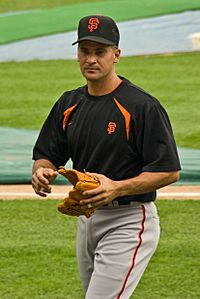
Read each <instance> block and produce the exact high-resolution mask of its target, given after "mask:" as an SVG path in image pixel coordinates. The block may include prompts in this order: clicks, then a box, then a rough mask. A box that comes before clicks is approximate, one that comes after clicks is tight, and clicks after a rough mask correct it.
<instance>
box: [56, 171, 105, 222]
mask: <svg viewBox="0 0 200 299" xmlns="http://www.w3.org/2000/svg"><path fill="white" fill-rule="evenodd" d="M58 173H60V174H62V175H63V176H64V177H65V178H66V179H67V180H68V181H69V182H70V183H71V184H72V185H73V186H74V187H73V188H72V189H71V190H70V191H69V195H68V196H67V197H65V198H64V201H63V202H62V203H60V204H59V205H58V211H59V212H61V213H63V214H67V215H70V216H81V215H85V216H86V217H87V218H89V217H90V216H92V214H94V212H95V210H96V209H95V208H93V207H91V208H89V207H88V206H81V205H80V200H82V199H84V198H88V197H87V196H83V194H82V192H83V191H86V190H90V189H95V188H97V187H99V185H100V182H99V180H98V179H97V178H95V177H93V176H91V175H88V174H87V173H83V172H80V171H77V170H75V169H72V170H69V169H66V168H65V167H63V166H60V167H59V169H58Z"/></svg>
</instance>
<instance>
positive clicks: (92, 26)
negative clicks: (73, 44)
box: [88, 18, 99, 32]
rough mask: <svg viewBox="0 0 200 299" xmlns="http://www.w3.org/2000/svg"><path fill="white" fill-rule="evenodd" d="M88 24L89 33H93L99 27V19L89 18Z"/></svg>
mask: <svg viewBox="0 0 200 299" xmlns="http://www.w3.org/2000/svg"><path fill="white" fill-rule="evenodd" d="M88 24H89V25H88V29H89V30H90V32H93V31H94V30H96V29H97V28H98V26H99V19H98V18H90V19H89V22H88Z"/></svg>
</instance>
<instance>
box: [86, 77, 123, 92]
mask: <svg viewBox="0 0 200 299" xmlns="http://www.w3.org/2000/svg"><path fill="white" fill-rule="evenodd" d="M121 82H122V80H121V79H120V78H119V77H118V76H117V74H114V76H112V78H109V79H108V78H106V79H105V80H101V81H89V80H88V82H87V83H88V93H89V94H90V95H93V96H103V95H105V94H108V93H111V92H112V91H113V90H115V89H116V88H117V86H118V85H119V84H120V83H121Z"/></svg>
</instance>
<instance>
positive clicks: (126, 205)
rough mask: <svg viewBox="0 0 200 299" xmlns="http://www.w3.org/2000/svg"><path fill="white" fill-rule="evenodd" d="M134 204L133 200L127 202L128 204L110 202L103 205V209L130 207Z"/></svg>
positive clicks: (115, 201) (116, 201)
mask: <svg viewBox="0 0 200 299" xmlns="http://www.w3.org/2000/svg"><path fill="white" fill-rule="evenodd" d="M133 202H134V201H133V200H130V201H126V202H122V201H118V200H113V201H110V202H109V203H108V204H105V205H103V207H121V206H124V207H128V206H131V205H132V203H133Z"/></svg>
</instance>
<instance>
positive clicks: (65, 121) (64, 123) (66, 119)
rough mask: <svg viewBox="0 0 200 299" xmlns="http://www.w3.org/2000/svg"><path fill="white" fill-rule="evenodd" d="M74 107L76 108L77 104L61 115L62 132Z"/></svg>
mask: <svg viewBox="0 0 200 299" xmlns="http://www.w3.org/2000/svg"><path fill="white" fill-rule="evenodd" d="M76 106H77V104H75V105H73V106H71V107H69V108H68V109H67V110H65V111H64V113H63V115H64V119H63V130H64V129H65V127H66V124H67V121H68V118H69V116H70V114H71V113H72V111H73V110H74V108H75V107H76Z"/></svg>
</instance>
